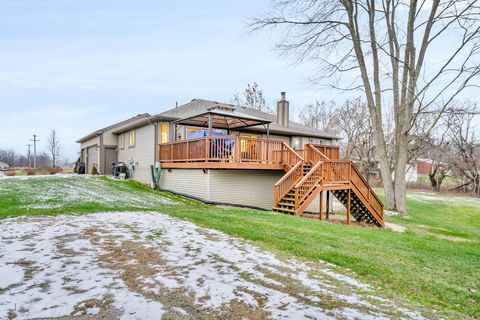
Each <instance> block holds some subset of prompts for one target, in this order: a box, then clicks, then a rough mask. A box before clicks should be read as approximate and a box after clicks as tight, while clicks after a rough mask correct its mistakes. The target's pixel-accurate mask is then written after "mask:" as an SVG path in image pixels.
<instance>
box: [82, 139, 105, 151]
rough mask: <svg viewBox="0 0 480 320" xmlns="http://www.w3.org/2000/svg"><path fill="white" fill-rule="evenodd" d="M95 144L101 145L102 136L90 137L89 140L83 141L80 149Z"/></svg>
mask: <svg viewBox="0 0 480 320" xmlns="http://www.w3.org/2000/svg"><path fill="white" fill-rule="evenodd" d="M94 145H99V146H100V137H94V138H92V139H89V140H87V141H84V142H82V143H81V144H80V149H86V148H88V147H91V146H94Z"/></svg>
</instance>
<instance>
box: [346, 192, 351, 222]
mask: <svg viewBox="0 0 480 320" xmlns="http://www.w3.org/2000/svg"><path fill="white" fill-rule="evenodd" d="M350 193H351V190H350V189H348V193H347V224H350V207H351V206H350V201H351V194H350Z"/></svg>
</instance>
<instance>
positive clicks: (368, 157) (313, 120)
mask: <svg viewBox="0 0 480 320" xmlns="http://www.w3.org/2000/svg"><path fill="white" fill-rule="evenodd" d="M367 113H368V108H367V105H366V103H364V102H362V101H361V99H360V98H356V99H350V100H347V101H346V102H345V103H344V104H343V105H341V106H337V104H336V103H335V102H334V101H316V102H315V103H313V104H308V105H306V106H305V107H304V108H303V109H302V110H301V111H300V121H301V122H302V123H303V124H304V125H306V126H309V127H312V128H315V129H318V130H324V131H328V132H330V133H333V134H335V135H338V136H340V137H342V138H343V139H342V140H340V145H341V151H342V153H343V156H344V157H345V158H346V159H352V160H354V161H355V162H356V163H357V164H359V165H360V171H361V172H362V173H363V174H364V175H365V177H366V178H367V179H368V177H369V173H370V172H371V169H372V167H373V166H375V164H376V162H375V144H374V143H373V138H372V137H373V130H372V126H371V125H370V120H369V118H368V117H366V116H365V115H366V114H367Z"/></svg>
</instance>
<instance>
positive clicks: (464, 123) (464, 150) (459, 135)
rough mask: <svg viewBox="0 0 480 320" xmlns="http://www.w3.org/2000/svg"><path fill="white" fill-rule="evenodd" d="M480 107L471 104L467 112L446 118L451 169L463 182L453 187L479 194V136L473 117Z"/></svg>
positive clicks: (477, 114)
mask: <svg viewBox="0 0 480 320" xmlns="http://www.w3.org/2000/svg"><path fill="white" fill-rule="evenodd" d="M479 112H480V109H479V107H478V105H477V104H471V105H470V108H469V112H461V113H456V114H452V115H450V116H449V117H448V118H447V122H448V127H449V130H448V135H449V138H450V141H451V146H452V148H451V150H450V153H449V154H450V159H449V160H450V163H451V165H452V171H453V172H454V173H455V175H456V176H457V177H459V178H460V179H461V180H462V181H463V182H462V183H461V184H460V185H459V186H457V187H456V188H455V189H457V190H458V189H464V190H470V191H471V192H472V193H474V194H477V195H480V138H479V137H478V136H477V134H476V127H475V123H476V121H475V118H478V116H479Z"/></svg>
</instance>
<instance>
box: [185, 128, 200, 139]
mask: <svg viewBox="0 0 480 320" xmlns="http://www.w3.org/2000/svg"><path fill="white" fill-rule="evenodd" d="M200 131H202V130H200V129H197V128H191V127H188V128H187V137H188V135H189V134H191V133H197V132H200Z"/></svg>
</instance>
